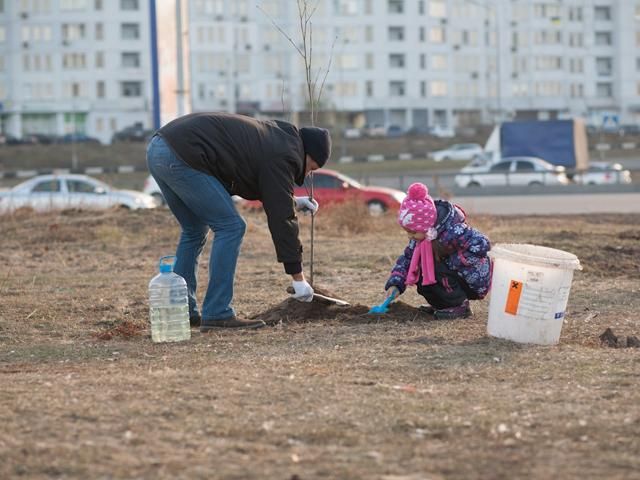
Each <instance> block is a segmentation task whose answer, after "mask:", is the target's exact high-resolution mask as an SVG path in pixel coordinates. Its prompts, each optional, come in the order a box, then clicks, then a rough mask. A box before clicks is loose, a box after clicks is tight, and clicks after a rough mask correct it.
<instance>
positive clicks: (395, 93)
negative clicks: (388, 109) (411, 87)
mask: <svg viewBox="0 0 640 480" xmlns="http://www.w3.org/2000/svg"><path fill="white" fill-rule="evenodd" d="M405 88H406V87H405V82H403V81H401V80H392V81H391V82H389V95H390V96H392V97H404V95H405Z"/></svg>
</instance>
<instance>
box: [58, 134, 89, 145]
mask: <svg viewBox="0 0 640 480" xmlns="http://www.w3.org/2000/svg"><path fill="white" fill-rule="evenodd" d="M57 143H95V144H99V143H100V140H98V139H97V138H94V137H90V136H89V135H86V134H84V133H67V134H66V135H62V136H61V137H58V139H57Z"/></svg>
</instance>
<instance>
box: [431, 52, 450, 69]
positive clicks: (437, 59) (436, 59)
mask: <svg viewBox="0 0 640 480" xmlns="http://www.w3.org/2000/svg"><path fill="white" fill-rule="evenodd" d="M431 68H432V69H434V70H446V69H447V57H446V56H445V55H432V56H431Z"/></svg>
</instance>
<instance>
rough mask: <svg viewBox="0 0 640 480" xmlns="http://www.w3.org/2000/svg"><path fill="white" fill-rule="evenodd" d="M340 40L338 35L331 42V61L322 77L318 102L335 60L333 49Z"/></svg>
mask: <svg viewBox="0 0 640 480" xmlns="http://www.w3.org/2000/svg"><path fill="white" fill-rule="evenodd" d="M337 41H338V36H337V35H336V36H335V37H334V39H333V43H332V44H331V53H330V54H329V63H328V64H327V70H326V71H325V72H324V78H323V79H322V83H321V84H320V91H319V92H318V103H320V97H321V96H322V91H323V90H324V84H325V83H326V81H327V76H328V75H329V71H330V70H331V63H332V61H333V50H334V48H335V46H336V42H337Z"/></svg>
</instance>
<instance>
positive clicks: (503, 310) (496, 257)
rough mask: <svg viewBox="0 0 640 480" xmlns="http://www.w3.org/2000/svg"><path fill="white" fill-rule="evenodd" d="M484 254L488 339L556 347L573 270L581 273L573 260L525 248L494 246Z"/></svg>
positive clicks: (556, 252) (560, 253) (550, 251)
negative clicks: (488, 274)
mask: <svg viewBox="0 0 640 480" xmlns="http://www.w3.org/2000/svg"><path fill="white" fill-rule="evenodd" d="M489 256H490V257H491V258H492V259H493V278H492V286H491V299H490V300H489V320H488V323H487V331H488V333H489V335H491V336H494V337H498V338H506V339H508V340H513V341H514V342H519V343H535V344H538V345H554V344H556V343H558V340H559V339H560V332H561V330H562V323H563V320H564V314H565V309H566V308H567V301H568V300H569V291H570V289H571V281H572V280H573V271H574V270H576V269H578V270H582V267H581V266H580V261H579V260H578V257H576V256H575V255H574V254H572V253H569V252H565V251H562V250H556V249H555V248H547V247H540V246H536V245H526V244H498V245H496V246H494V247H493V248H492V249H491V251H490V252H489Z"/></svg>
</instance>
